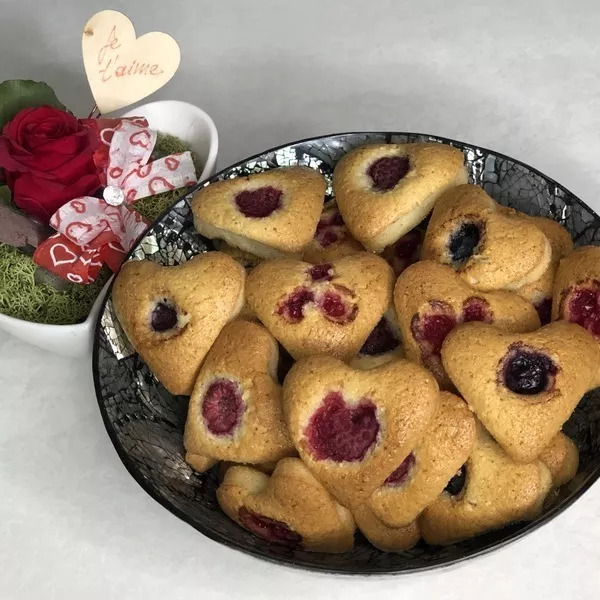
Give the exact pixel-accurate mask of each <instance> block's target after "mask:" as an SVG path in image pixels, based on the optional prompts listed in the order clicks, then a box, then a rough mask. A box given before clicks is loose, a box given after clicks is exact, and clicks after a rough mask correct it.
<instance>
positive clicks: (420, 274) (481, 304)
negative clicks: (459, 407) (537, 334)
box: [394, 260, 540, 389]
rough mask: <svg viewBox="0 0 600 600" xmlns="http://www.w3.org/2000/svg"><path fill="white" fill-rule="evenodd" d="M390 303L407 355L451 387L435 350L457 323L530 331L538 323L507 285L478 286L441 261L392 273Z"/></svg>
mask: <svg viewBox="0 0 600 600" xmlns="http://www.w3.org/2000/svg"><path fill="white" fill-rule="evenodd" d="M394 304H395V306H396V313H397V315H398V323H399V326H400V331H401V332H402V340H403V344H404V349H405V352H406V355H407V357H408V358H409V359H410V360H414V361H416V362H418V363H420V364H422V365H424V366H426V367H427V368H428V369H429V370H430V371H431V372H432V373H433V374H434V375H435V377H436V379H437V380H438V383H439V384H440V386H442V387H443V388H446V389H450V388H451V387H452V383H451V381H450V380H449V379H448V376H447V374H446V372H445V371H444V368H443V365H442V361H441V357H440V352H441V349H442V343H443V342H444V339H445V338H446V336H447V335H448V333H450V331H452V329H454V327H456V326H457V325H458V324H460V323H465V322H468V321H485V322H487V323H493V324H494V325H495V326H496V327H498V328H499V329H502V330H505V331H513V332H520V331H534V330H535V329H537V328H538V327H539V326H540V321H539V318H538V315H537V313H536V311H535V308H534V307H533V305H532V304H531V303H529V302H527V300H525V299H523V298H521V297H520V296H518V295H517V294H514V293H512V292H507V291H502V290H501V291H497V292H487V293H486V292H479V291H477V290H475V289H473V288H472V287H470V286H469V285H468V284H467V283H466V282H465V281H464V280H463V279H462V278H461V277H459V276H458V275H457V273H456V272H455V271H454V270H453V269H452V268H451V267H449V266H447V265H441V264H439V263H436V262H433V261H425V260H424V261H421V262H418V263H415V264H414V265H411V266H410V267H408V268H407V269H406V270H405V271H404V272H403V273H402V274H401V275H400V277H398V280H397V282H396V287H395V289H394Z"/></svg>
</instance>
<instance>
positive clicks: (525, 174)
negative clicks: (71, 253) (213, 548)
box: [93, 133, 600, 574]
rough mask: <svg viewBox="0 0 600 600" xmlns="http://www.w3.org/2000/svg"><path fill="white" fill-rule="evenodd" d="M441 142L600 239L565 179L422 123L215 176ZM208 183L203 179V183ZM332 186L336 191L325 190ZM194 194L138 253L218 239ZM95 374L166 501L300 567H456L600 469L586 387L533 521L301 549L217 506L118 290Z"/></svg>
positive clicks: (475, 177)
mask: <svg viewBox="0 0 600 600" xmlns="http://www.w3.org/2000/svg"><path fill="white" fill-rule="evenodd" d="M424 141H434V142H439V143H442V144H451V145H453V146H456V147H457V148H460V149H461V150H463V152H464V154H465V161H466V164H467V165H468V169H469V173H470V179H471V182H473V183H476V184H478V185H480V186H482V187H483V188H484V189H485V190H486V191H487V192H488V193H489V194H490V195H491V196H492V197H493V198H495V199H496V200H497V201H498V202H500V203H502V204H505V205H508V206H513V207H515V208H518V209H519V210H522V211H524V212H526V213H529V214H532V215H543V216H549V217H553V218H554V219H556V220H558V221H560V222H561V223H562V224H563V225H564V226H565V227H566V228H567V229H568V230H569V231H570V232H571V234H572V235H573V238H574V240H575V244H576V245H584V244H600V218H599V217H598V216H597V215H596V214H595V213H594V212H593V211H592V210H591V209H590V208H589V207H588V206H586V205H585V204H584V203H583V202H582V201H581V200H579V199H578V198H576V197H575V196H574V195H573V194H571V193H570V192H569V191H568V190H566V189H565V188H563V187H562V186H560V185H559V184H558V183H556V182H555V181H553V180H552V179H550V178H549V177H546V176H545V175H543V174H542V173H540V172H538V171H536V170H535V169H533V168H531V167H528V166H527V165H524V164H523V163H521V162H519V161H517V160H514V159H512V158H509V157H507V156H504V155H502V154H498V153H496V152H492V151H490V150H486V149H484V148H479V147H477V146H472V145H470V144H464V143H462V142H457V141H454V140H448V139H444V138H438V137H434V136H429V135H421V134H413V133H346V134H339V135H329V136H325V137H320V138H315V139H309V140H303V141H300V142H295V143H293V144H288V145H285V146H280V147H279V148H274V149H273V150H268V151H267V152H264V153H262V154H258V155H257V156H254V157H252V158H249V159H248V160H244V161H242V162H240V163H238V164H236V165H233V166H231V167H228V168H227V169H224V170H223V171H221V172H220V173H219V174H217V175H215V176H214V177H213V178H212V179H211V180H210V181H215V180H217V179H226V178H232V177H237V176H239V175H243V174H248V173H256V172H259V171H264V170H266V169H270V168H273V167H279V166H287V165H296V164H301V165H308V166H310V167H313V168H315V169H319V170H320V171H321V172H322V173H323V174H324V175H325V176H326V177H327V178H328V179H330V177H331V173H332V171H333V167H334V166H335V164H336V162H337V161H338V159H339V158H340V157H341V156H342V155H343V154H345V153H346V152H347V151H348V150H350V149H351V148H354V147H356V146H360V145H362V144H366V143H373V142H377V143H382V142H387V143H405V142H424ZM210 181H209V182H203V183H200V184H198V187H202V186H203V185H207V184H208V183H210ZM330 194H331V186H330V188H329V189H328V197H329V196H330ZM190 196H191V193H190V194H188V195H187V196H186V197H184V198H182V199H181V200H180V201H179V202H178V203H177V204H175V205H174V206H173V207H172V208H171V209H170V210H169V211H168V212H167V213H165V214H164V215H163V216H162V217H160V218H159V219H158V220H157V221H156V222H155V223H154V225H153V226H152V227H151V228H150V229H149V231H148V232H147V233H146V235H145V236H144V238H143V239H142V240H141V241H140V242H139V244H137V246H136V247H135V248H134V250H133V251H132V253H131V255H130V257H129V258H130V260H136V259H143V258H149V259H151V260H154V261H157V262H159V263H162V264H166V265H173V264H177V263H180V262H182V261H184V260H186V259H188V258H190V257H191V256H193V255H195V254H197V253H199V252H204V251H206V250H210V249H212V245H211V243H210V241H209V240H206V239H204V238H202V237H201V236H200V235H199V234H198V233H196V232H195V231H194V227H193V223H192V215H191V211H190V206H189V202H188V200H189V198H190ZM93 370H94V382H95V387H96V395H97V397H98V404H99V405H100V411H101V413H102V417H103V419H104V423H105V425H106V429H107V431H108V434H109V435H110V438H111V440H112V442H113V444H114V445H115V448H116V449H117V452H118V454H119V456H120V457H121V460H122V461H123V463H124V465H125V467H126V468H127V469H128V470H129V472H130V473H131V475H132V476H133V477H134V478H135V479H136V481H137V482H138V483H139V484H140V485H141V486H142V487H143V488H144V489H145V490H146V491H147V492H148V493H149V494H150V495H151V496H152V497H153V498H155V499H156V500H157V501H158V502H160V503H161V504H162V505H163V506H164V507H166V508H167V509H168V510H170V511H171V512H172V513H174V514H175V515H177V516H178V517H179V518H181V519H183V520H185V521H187V522H188V523H189V524H190V525H192V526H193V527H195V528H196V529H197V530H198V531H200V532H202V533H203V534H205V535H207V536H208V537H210V538H212V539H214V540H216V541H219V542H221V543H223V544H226V545H227V546H230V547H232V548H236V549H238V550H242V551H244V552H247V553H249V554H253V555H254V556H258V557H261V558H265V559H267V560H271V561H275V562H278V563H285V564H288V565H293V566H296V567H302V568H306V569H313V570H318V571H326V572H331V573H349V574H351V573H353V574H373V573H399V572H408V571H419V570H424V569H430V568H433V567H438V566H442V565H449V564H451V563H455V562H458V561H461V560H465V559H467V558H471V557H473V556H476V555H478V554H482V553H485V552H489V551H490V550H492V549H494V548H498V547H500V546H502V545H505V544H507V543H508V542H510V541H512V540H515V539H517V538H519V537H521V536H523V535H525V534H527V533H528V532H530V531H532V530H533V529H536V528H537V527H540V526H541V525H543V524H544V523H547V522H548V521H550V520H551V519H552V518H554V517H555V516H556V515H557V514H558V513H560V512H561V511H563V510H564V509H565V508H567V507H568V506H569V505H570V504H572V503H573V502H574V501H575V500H576V499H577V498H578V497H579V496H581V495H582V494H583V493H584V492H585V491H586V490H587V489H588V488H589V487H590V486H591V484H592V483H593V482H594V481H595V480H596V479H597V478H598V477H599V476H600V402H599V401H600V389H598V390H595V391H594V392H591V393H589V394H587V396H586V397H584V399H583V400H582V401H581V402H580V404H579V406H578V407H577V409H576V410H575V412H574V414H573V416H572V417H571V419H570V420H569V422H568V423H567V425H566V426H565V431H566V433H567V434H568V435H569V436H571V437H572V438H573V439H575V440H576V442H577V445H578V446H579V452H580V458H581V462H580V467H579V473H578V474H577V476H576V478H575V479H574V480H573V481H572V482H570V483H569V484H567V485H566V486H564V487H563V488H561V489H560V490H559V492H558V493H557V494H555V495H553V496H552V498H550V499H549V501H548V504H547V506H546V507H545V511H544V513H543V514H542V515H541V516H540V517H539V518H538V519H537V520H536V521H534V522H532V523H520V524H516V525H512V526H510V527H506V528H504V529H501V530H499V531H495V532H492V533H489V534H486V535H482V536H479V537H476V538H473V539H470V540H467V541H464V542H461V543H459V544H454V545H452V546H447V547H443V548H440V547H431V546H427V545H425V544H424V543H423V542H420V543H419V544H418V545H417V546H416V547H415V548H413V549H412V550H410V551H408V552H403V553H401V554H391V553H385V552H381V551H379V550H376V549H375V548H373V547H372V546H371V545H370V544H369V543H367V541H366V540H365V539H364V538H363V537H362V536H360V534H357V539H356V544H355V547H354V549H353V550H352V551H351V552H347V553H345V554H338V555H335V554H317V553H311V552H303V551H293V550H289V549H285V548H281V547H278V546H275V545H273V544H270V543H268V542H266V541H264V540H262V539H260V538H258V537H256V536H254V535H252V534H250V533H248V532H246V531H245V530H243V529H242V528H241V527H239V526H238V525H236V524H235V523H234V522H233V521H231V520H230V519H229V518H228V517H227V516H225V514H224V513H223V512H221V510H220V509H219V506H218V505H217V501H216V498H215V490H216V487H217V483H218V482H217V474H216V472H215V470H213V471H212V472H208V473H206V474H203V475H200V474H198V473H196V472H194V471H193V470H192V469H191V468H190V467H188V466H187V464H186V463H185V462H184V460H183V456H184V451H183V445H182V439H183V428H184V424H185V418H186V411H187V398H186V397H182V396H173V395H171V394H169V393H168V392H167V391H166V390H165V389H164V388H163V387H162V385H160V384H159V383H158V382H157V380H156V379H155V378H154V377H153V375H152V374H151V373H150V372H149V370H148V368H147V366H146V365H145V364H144V362H143V361H142V360H141V359H140V358H139V356H138V355H137V354H135V353H134V352H133V351H132V349H131V348H130V346H129V344H128V343H127V340H126V338H125V336H124V335H123V333H122V331H121V329H120V327H119V324H118V322H117V321H116V318H115V315H114V312H113V309H112V305H111V300H110V293H109V294H108V296H107V300H106V301H105V303H104V306H103V308H102V310H101V314H100V317H99V319H98V323H97V327H96V339H95V344H94V357H93Z"/></svg>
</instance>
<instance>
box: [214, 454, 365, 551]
mask: <svg viewBox="0 0 600 600" xmlns="http://www.w3.org/2000/svg"><path fill="white" fill-rule="evenodd" d="M217 500H218V502H219V505H220V506H221V508H222V509H223V511H225V513H226V514H227V516H228V517H229V518H231V519H233V520H234V521H235V522H236V523H238V525H241V526H242V527H244V528H245V529H247V530H248V531H251V532H252V533H254V534H255V535H258V536H260V537H262V538H264V539H266V540H267V541H269V542H271V543H273V544H279V545H282V546H286V547H288V548H293V549H299V550H308V551H311V552H331V553H337V552H347V551H348V550H351V549H352V547H353V545H354V530H355V525H354V520H353V519H352V515H351V514H350V512H349V511H348V510H346V509H345V508H343V507H342V506H340V505H339V504H337V502H335V500H334V499H333V498H332V497H331V496H330V495H329V493H328V492H327V491H326V490H325V488H324V487H323V486H322V485H321V484H320V483H319V482H318V481H317V480H316V479H315V478H314V477H313V476H312V475H311V473H310V471H309V470H308V469H307V468H306V467H305V466H304V464H303V463H302V461H301V460H300V459H298V458H284V459H282V460H281V461H279V463H277V467H275V471H273V474H272V475H271V476H270V477H269V476H268V475H265V474H264V473H261V472H260V471H258V470H256V469H253V468H251V467H245V466H234V467H231V468H229V469H228V470H227V472H226V473H225V478H224V479H223V483H221V485H220V486H219V489H218V490H217Z"/></svg>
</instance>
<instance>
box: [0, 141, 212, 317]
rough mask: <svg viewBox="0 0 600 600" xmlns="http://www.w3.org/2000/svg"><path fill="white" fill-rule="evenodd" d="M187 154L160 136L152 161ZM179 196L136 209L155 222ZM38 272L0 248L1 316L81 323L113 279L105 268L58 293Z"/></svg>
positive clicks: (165, 195) (159, 196)
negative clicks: (86, 282)
mask: <svg viewBox="0 0 600 600" xmlns="http://www.w3.org/2000/svg"><path fill="white" fill-rule="evenodd" d="M185 150H188V148H187V147H186V146H185V145H184V144H183V143H182V142H181V140H179V139H178V138H176V137H173V136H171V135H164V134H160V133H159V134H158V140H157V143H156V148H155V151H154V154H153V158H160V157H162V156H167V155H169V154H173V153H175V152H184V151H185ZM192 158H193V160H194V164H195V165H196V170H197V172H199V167H200V162H199V160H198V157H197V156H195V155H194V154H192ZM180 195H181V190H174V191H172V192H165V193H163V194H157V195H156V196H151V197H149V198H143V199H142V200H139V201H138V202H136V203H135V205H134V208H135V210H137V211H139V212H140V213H141V214H142V215H143V216H144V217H145V218H147V219H148V220H150V221H153V220H154V219H155V218H156V217H157V216H158V215H160V214H161V213H162V212H163V211H164V210H165V209H167V208H168V207H169V206H170V205H171V204H173V202H174V201H175V200H176V199H177V198H178V197H179V196H180ZM37 268H38V267H37V265H36V264H35V263H34V262H33V258H32V257H31V256H27V255H25V254H23V253H22V252H20V251H19V250H17V249H16V248H13V247H11V246H7V245H6V244H0V313H4V314H6V315H9V316H11V317H16V318H18V319H24V320H26V321H33V322H34V323H48V324H53V325H71V324H74V323H81V322H82V321H85V319H86V318H87V316H88V314H89V312H90V309H91V308H92V305H93V304H94V300H95V299H96V298H97V297H98V294H99V293H100V290H101V289H102V288H103V287H104V284H105V283H106V281H107V280H108V278H109V277H110V271H109V269H107V268H104V269H103V270H102V271H101V273H100V275H99V276H98V278H97V279H96V281H95V282H94V283H92V284H89V285H77V284H74V283H68V284H66V286H67V287H66V289H64V290H62V291H59V290H57V289H55V288H54V287H52V286H51V285H48V284H45V283H44V284H36V282H35V278H34V277H35V272H36V269H37Z"/></svg>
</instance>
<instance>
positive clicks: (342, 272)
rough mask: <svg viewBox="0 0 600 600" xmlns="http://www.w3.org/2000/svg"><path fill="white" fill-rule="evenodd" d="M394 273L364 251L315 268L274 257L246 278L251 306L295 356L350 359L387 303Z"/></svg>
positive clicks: (377, 320) (380, 260)
mask: <svg viewBox="0 0 600 600" xmlns="http://www.w3.org/2000/svg"><path fill="white" fill-rule="evenodd" d="M393 279H394V275H393V273H392V270H391V268H390V267H389V265H388V264H387V263H386V262H385V261H384V260H383V259H382V258H379V257H378V256H374V255H372V254H370V253H367V252H361V253H360V254H354V255H352V256H345V257H343V258H340V259H337V260H334V261H331V262H328V263H324V264H319V265H311V264H309V263H306V262H302V261H297V260H292V259H277V260H271V261H267V262H265V263H262V264H260V265H258V266H257V267H256V268H255V269H254V270H253V271H252V273H250V275H249V276H248V280H247V282H246V298H247V300H248V304H249V305H250V308H251V309H252V310H253V311H254V312H255V313H256V314H257V315H258V318H259V319H260V320H261V321H262V322H263V323H264V324H265V326H266V327H267V328H268V329H269V331H270V332H271V333H272V334H273V335H274V336H275V337H276V338H277V339H278V340H279V342H280V343H281V344H282V345H283V346H284V347H285V348H286V350H287V351H288V352H289V353H290V354H291V355H292V356H293V357H294V358H296V359H297V358H300V357H302V356H310V355H312V354H330V355H333V356H337V357H339V358H343V359H347V360H349V359H351V358H352V357H353V356H354V355H356V353H357V352H358V351H359V350H360V348H361V346H362V345H363V344H364V342H365V340H366V339H367V337H368V335H369V333H370V332H371V331H372V330H373V328H374V327H375V326H376V325H377V323H378V322H379V320H380V319H381V317H382V315H383V313H384V312H385V310H386V309H387V308H388V306H389V305H390V302H391V293H392V286H393Z"/></svg>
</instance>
